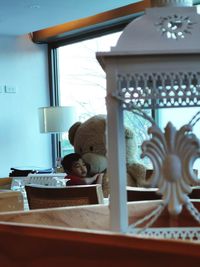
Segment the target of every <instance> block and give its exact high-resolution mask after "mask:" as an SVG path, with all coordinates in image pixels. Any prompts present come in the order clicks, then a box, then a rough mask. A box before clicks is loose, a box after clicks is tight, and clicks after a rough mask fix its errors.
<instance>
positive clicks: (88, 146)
mask: <svg viewBox="0 0 200 267" xmlns="http://www.w3.org/2000/svg"><path fill="white" fill-rule="evenodd" d="M105 131H106V116H105V115H96V116H93V117H91V118H89V119H88V120H86V121H85V122H83V123H81V122H76V123H75V124H73V125H72V126H71V128H70V129H69V141H70V143H71V144H72V145H73V146H74V150H75V152H76V153H79V154H81V155H82V157H83V159H84V160H85V162H86V163H87V164H88V165H89V166H90V174H91V175H93V174H96V173H99V172H103V171H105V170H106V169H107V158H106V133H105ZM125 138H126V161H127V163H131V162H133V161H134V159H135V155H136V150H137V144H136V140H135V137H134V134H133V132H132V131H131V130H130V129H128V128H125Z"/></svg>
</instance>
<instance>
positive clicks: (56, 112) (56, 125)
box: [39, 106, 77, 133]
mask: <svg viewBox="0 0 200 267" xmlns="http://www.w3.org/2000/svg"><path fill="white" fill-rule="evenodd" d="M76 120H77V118H76V112H75V108H74V107H72V106H66V107H58V106H56V107H42V108H39V124H40V132H41V133H61V132H67V131H68V130H69V128H70V127H71V126H72V125H73V124H74V123H75V122H76Z"/></svg>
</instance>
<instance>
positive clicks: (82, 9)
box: [0, 0, 138, 35]
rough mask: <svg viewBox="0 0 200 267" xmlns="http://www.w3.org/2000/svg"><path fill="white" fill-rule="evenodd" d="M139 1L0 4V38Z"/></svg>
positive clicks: (9, 0)
mask: <svg viewBox="0 0 200 267" xmlns="http://www.w3.org/2000/svg"><path fill="white" fill-rule="evenodd" d="M135 2H138V0H135V1H133V0H132V1H131V0H109V1H108V0H0V35H23V34H27V33H30V32H33V31H37V30H41V29H44V28H48V27H52V26H55V25H58V24H62V23H65V22H68V21H71V20H76V19H80V18H84V17H88V16H91V15H95V14H98V13H101V12H104V11H107V10H110V9H114V8H118V7H120V6H125V5H128V4H131V3H135Z"/></svg>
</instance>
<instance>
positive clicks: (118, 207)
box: [106, 64, 128, 232]
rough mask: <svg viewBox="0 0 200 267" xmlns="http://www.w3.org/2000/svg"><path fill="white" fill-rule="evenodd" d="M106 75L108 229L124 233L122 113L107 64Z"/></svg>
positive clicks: (125, 226)
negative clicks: (108, 184) (113, 95)
mask: <svg viewBox="0 0 200 267" xmlns="http://www.w3.org/2000/svg"><path fill="white" fill-rule="evenodd" d="M108 65H109V66H108V68H107V70H106V73H107V101H106V104H107V157H108V175H109V182H110V227H111V230H112V231H119V232H126V231H127V227H128V211H127V192H126V156H125V137H124V122H123V111H122V108H121V105H120V103H119V101H117V100H116V99H115V98H112V97H111V94H112V92H114V91H115V90H116V82H117V80H116V75H115V70H114V66H113V65H112V64H111V65H110V64H108Z"/></svg>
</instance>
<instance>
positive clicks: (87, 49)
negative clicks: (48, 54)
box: [57, 32, 148, 160]
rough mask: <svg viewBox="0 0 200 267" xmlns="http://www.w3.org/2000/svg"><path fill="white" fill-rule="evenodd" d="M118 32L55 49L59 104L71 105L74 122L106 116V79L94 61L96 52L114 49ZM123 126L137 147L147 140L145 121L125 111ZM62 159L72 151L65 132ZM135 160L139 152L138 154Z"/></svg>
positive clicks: (146, 123) (146, 124)
mask: <svg viewBox="0 0 200 267" xmlns="http://www.w3.org/2000/svg"><path fill="white" fill-rule="evenodd" d="M120 34H121V32H116V33H111V34H107V35H104V36H101V37H97V38H92V39H89V40H85V41H80V42H76V43H73V44H69V45H65V46H62V47H59V48H58V49H57V50H58V69H59V102H60V103H59V104H60V105H62V106H64V105H73V106H75V107H76V110H77V115H78V116H77V117H78V118H77V120H78V121H81V122H83V121H85V120H87V119H88V118H89V117H91V116H93V115H96V114H106V103H105V96H106V77H105V73H104V71H103V70H102V68H101V66H100V64H99V63H98V61H97V60H96V54H95V53H96V52H97V51H109V50H110V47H111V46H115V45H116V43H117V40H118V38H119V36H120ZM125 124H126V125H127V126H130V127H134V129H137V138H138V144H139V148H140V144H141V143H142V141H143V140H144V139H145V138H146V137H147V136H146V135H147V134H146V133H147V127H148V122H145V121H144V120H143V119H142V118H139V117H138V116H135V115H133V114H131V113H130V112H125ZM61 147H62V156H63V155H65V154H68V153H71V152H72V151H73V147H71V146H70V144H69V141H68V135H67V133H65V134H63V135H62V146H61ZM138 160H139V153H138Z"/></svg>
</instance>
